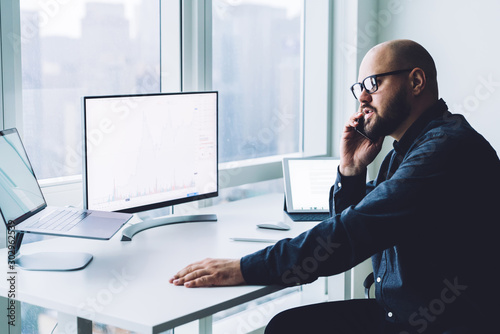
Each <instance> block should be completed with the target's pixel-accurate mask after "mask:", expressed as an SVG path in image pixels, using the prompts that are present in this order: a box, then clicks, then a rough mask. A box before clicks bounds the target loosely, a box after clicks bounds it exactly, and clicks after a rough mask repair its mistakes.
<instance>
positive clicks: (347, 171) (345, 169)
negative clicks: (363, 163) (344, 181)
mask: <svg viewBox="0 0 500 334" xmlns="http://www.w3.org/2000/svg"><path fill="white" fill-rule="evenodd" d="M365 170H366V167H353V166H339V172H340V174H342V176H358V175H362V174H364V172H365Z"/></svg>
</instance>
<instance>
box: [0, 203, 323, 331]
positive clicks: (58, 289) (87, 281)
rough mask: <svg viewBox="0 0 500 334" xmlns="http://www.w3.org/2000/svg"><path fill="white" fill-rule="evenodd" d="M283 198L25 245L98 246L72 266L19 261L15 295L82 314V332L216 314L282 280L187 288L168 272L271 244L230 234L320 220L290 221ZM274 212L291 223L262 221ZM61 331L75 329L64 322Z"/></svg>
mask: <svg viewBox="0 0 500 334" xmlns="http://www.w3.org/2000/svg"><path fill="white" fill-rule="evenodd" d="M282 206H283V196H282V194H272V195H266V196H259V197H255V198H250V199H246V200H242V201H237V202H232V203H227V204H222V205H217V206H214V207H209V208H205V209H202V210H200V211H199V212H200V213H215V214H217V216H218V222H200V223H187V224H177V225H168V226H162V227H159V228H154V229H150V230H146V231H143V232H141V233H139V234H137V235H135V236H134V238H133V239H132V241H130V242H121V241H120V238H121V231H120V232H118V233H117V235H115V236H114V237H113V238H112V239H111V240H109V241H96V240H86V239H76V238H55V239H51V240H45V241H41V242H37V243H32V244H27V245H23V246H22V247H21V251H22V253H24V254H28V253H33V252H40V251H77V252H78V251H83V252H90V253H92V254H93V255H94V259H93V260H92V262H91V263H90V264H89V265H88V266H87V267H86V268H85V269H83V270H79V271H73V272H36V271H24V270H22V269H19V268H17V273H18V275H17V288H16V292H17V297H16V299H17V300H19V301H23V302H27V303H30V304H34V305H39V306H41V307H45V308H48V309H53V310H56V311H58V312H62V313H65V314H68V315H71V316H73V317H78V318H79V319H80V323H83V325H84V326H83V329H82V328H81V329H80V330H79V332H81V333H84V332H88V330H89V328H91V326H90V327H89V325H88V324H89V323H90V322H89V321H96V322H99V323H105V324H109V325H112V326H117V327H120V328H124V329H128V330H132V331H136V332H139V333H159V332H162V331H165V330H168V329H170V328H174V327H177V326H180V325H182V324H186V323H188V322H191V321H194V320H197V319H202V318H205V317H209V316H211V315H212V314H214V313H216V312H219V311H221V310H224V309H227V308H230V307H233V306H236V305H239V304H242V303H245V302H248V301H251V300H253V299H256V298H258V297H261V296H264V295H266V294H269V293H271V292H274V291H277V290H279V289H280V288H279V287H275V286H238V287H217V288H194V289H187V288H184V287H178V286H174V285H171V284H170V283H168V279H169V278H170V277H171V276H172V275H173V274H175V273H176V272H177V271H178V270H180V269H181V268H183V267H185V266H186V265H188V264H189V263H191V262H194V261H198V260H201V259H204V258H206V257H213V258H239V257H241V256H243V255H246V254H248V253H250V252H253V251H256V250H258V249H261V248H263V247H265V246H267V245H268V244H265V243H254V242H236V241H231V240H230V238H231V237H261V238H267V239H269V238H271V239H281V238H285V237H293V236H295V235H298V234H299V233H301V232H303V231H305V230H307V229H309V228H310V227H312V226H313V224H314V223H299V222H291V221H290V220H289V218H288V217H286V215H285V214H284V213H283V210H282ZM272 219H275V220H279V219H288V220H287V222H290V224H291V225H292V229H291V230H290V231H275V230H263V229H257V228H256V226H255V224H256V223H259V222H261V221H265V220H272ZM0 257H1V258H3V259H7V251H6V249H2V250H0ZM0 270H1V271H2V272H4V273H5V274H4V275H7V272H8V271H9V270H8V268H7V264H6V261H0ZM7 292H8V287H7V281H6V280H5V279H2V280H0V296H2V297H7ZM2 299H3V300H4V301H5V300H6V299H5V298H2ZM17 317H20V314H18V315H17ZM75 319H76V318H75ZM82 319H87V320H82ZM209 319H210V318H209ZM210 326H211V324H209V325H208V327H210ZM85 328H86V329H85ZM59 331H60V332H71V331H74V330H73V329H71V328H68V329H64V328H60V329H59ZM208 331H209V332H210V330H208Z"/></svg>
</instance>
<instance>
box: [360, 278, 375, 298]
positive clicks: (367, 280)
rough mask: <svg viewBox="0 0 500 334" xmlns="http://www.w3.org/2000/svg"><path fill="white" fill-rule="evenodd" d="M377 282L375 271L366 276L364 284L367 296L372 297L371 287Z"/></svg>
mask: <svg viewBox="0 0 500 334" xmlns="http://www.w3.org/2000/svg"><path fill="white" fill-rule="evenodd" d="M373 283H375V276H373V273H369V274H368V276H366V278H365V280H364V282H363V286H364V287H365V298H366V299H370V288H371V286H372V285H373Z"/></svg>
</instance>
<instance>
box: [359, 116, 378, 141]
mask: <svg viewBox="0 0 500 334" xmlns="http://www.w3.org/2000/svg"><path fill="white" fill-rule="evenodd" d="M355 129H356V131H357V132H358V133H359V134H360V135H362V136H363V137H365V138H366V139H368V140H369V141H374V140H373V139H372V138H370V137H368V135H367V134H366V133H365V118H364V117H361V118H359V119H358V126H357V127H355Z"/></svg>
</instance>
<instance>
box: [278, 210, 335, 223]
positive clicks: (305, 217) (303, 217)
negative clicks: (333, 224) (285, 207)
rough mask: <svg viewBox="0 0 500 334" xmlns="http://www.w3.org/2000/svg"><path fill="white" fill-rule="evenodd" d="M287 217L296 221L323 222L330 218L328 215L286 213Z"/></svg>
mask: <svg viewBox="0 0 500 334" xmlns="http://www.w3.org/2000/svg"><path fill="white" fill-rule="evenodd" d="M288 216H290V218H291V219H292V220H293V221H294V222H296V221H323V220H325V219H328V218H330V214H329V213H326V212H325V213H288Z"/></svg>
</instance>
